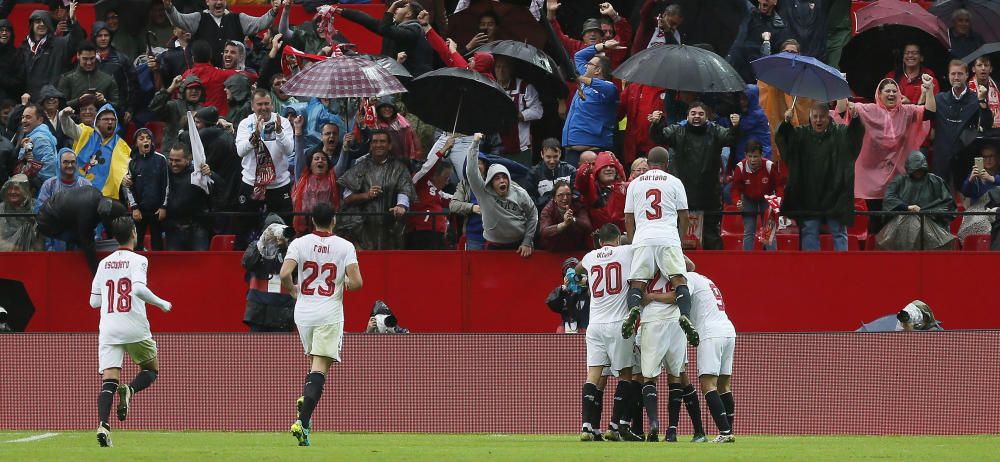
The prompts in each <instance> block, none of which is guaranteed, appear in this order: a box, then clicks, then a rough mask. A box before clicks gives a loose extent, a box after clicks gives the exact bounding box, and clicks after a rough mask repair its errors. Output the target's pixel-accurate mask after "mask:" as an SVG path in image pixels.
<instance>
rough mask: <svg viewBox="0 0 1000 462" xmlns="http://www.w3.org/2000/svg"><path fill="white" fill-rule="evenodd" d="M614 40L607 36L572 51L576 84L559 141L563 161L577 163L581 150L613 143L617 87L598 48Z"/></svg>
mask: <svg viewBox="0 0 1000 462" xmlns="http://www.w3.org/2000/svg"><path fill="white" fill-rule="evenodd" d="M618 46H619V45H618V42H617V41H615V40H609V41H606V42H602V43H598V44H597V45H591V46H589V47H586V48H583V49H581V50H580V51H578V52H577V53H576V55H574V57H573V60H574V61H575V63H576V70H577V72H579V73H580V76H579V77H577V82H578V83H579V87H577V91H576V93H574V95H573V104H572V106H570V108H569V112H568V113H567V114H566V122H565V124H564V125H563V132H562V144H563V146H566V147H567V149H566V161H567V162H569V163H570V164H572V165H575V164H577V163H579V159H580V156H579V153H580V152H583V151H598V150H608V149H611V148H612V147H613V146H614V136H615V131H616V130H617V120H616V119H615V118H616V116H617V114H618V100H619V98H618V87H617V86H616V85H615V84H614V83H613V82H612V81H611V61H610V60H609V59H608V58H607V57H606V56H597V53H598V52H603V51H605V50H608V49H616V48H617V47H618Z"/></svg>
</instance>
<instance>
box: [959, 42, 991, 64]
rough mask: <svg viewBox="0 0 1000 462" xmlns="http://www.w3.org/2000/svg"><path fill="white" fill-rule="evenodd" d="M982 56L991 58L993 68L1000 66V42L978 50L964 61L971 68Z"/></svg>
mask: <svg viewBox="0 0 1000 462" xmlns="http://www.w3.org/2000/svg"><path fill="white" fill-rule="evenodd" d="M981 56H989V57H990V63H991V64H992V65H993V66H1000V42H996V43H987V44H986V45H983V46H981V47H979V48H976V51H973V52H972V53H969V55H968V56H966V57H964V58H962V61H964V62H965V64H968V65H970V66H971V65H972V64H973V63H974V62H975V61H976V59H977V58H979V57H981Z"/></svg>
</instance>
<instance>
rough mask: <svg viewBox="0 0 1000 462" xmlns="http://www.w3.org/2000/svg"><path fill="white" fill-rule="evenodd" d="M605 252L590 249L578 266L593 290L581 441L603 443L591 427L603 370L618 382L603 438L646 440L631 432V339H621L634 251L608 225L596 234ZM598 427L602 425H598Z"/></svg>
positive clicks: (610, 225) (579, 272) (579, 271)
mask: <svg viewBox="0 0 1000 462" xmlns="http://www.w3.org/2000/svg"><path fill="white" fill-rule="evenodd" d="M597 234H598V239H599V240H600V244H601V248H599V249H596V250H591V251H590V252H589V253H587V255H585V256H584V257H583V260H582V261H581V262H580V264H579V265H577V267H576V272H577V274H586V275H587V279H588V283H589V286H590V325H589V326H588V328H587V383H585V384H584V385H583V428H582V429H581V430H580V440H581V441H594V440H596V439H599V438H598V437H597V436H596V435H597V434H599V433H598V432H599V431H600V429H598V428H593V425H594V419H593V417H594V415H595V414H596V413H597V412H598V406H599V405H598V404H597V403H596V397H597V396H598V394H599V390H598V385H597V384H598V383H599V382H600V380H601V372H602V371H603V369H604V367H605V366H608V367H610V368H611V372H612V373H614V374H615V375H617V376H618V377H619V379H620V381H619V382H618V386H617V387H615V405H614V408H613V411H612V416H611V424H610V425H609V426H608V431H607V433H605V434H604V438H605V439H610V440H614V441H620V440H626V441H642V438H639V437H638V436H636V435H635V434H633V433H632V432H631V430H629V422H630V420H631V417H630V416H629V414H630V413H631V409H632V402H633V401H635V400H637V399H638V396H635V391H636V390H634V389H633V388H632V386H631V385H630V384H631V382H630V381H629V379H630V378H631V376H632V345H633V344H634V343H635V339H634V338H633V337H632V336H628V337H626V338H622V335H621V332H622V322H623V321H624V320H625V318H626V317H627V316H628V311H627V309H626V306H625V295H626V291H625V285H626V280H625V277H626V275H628V274H629V270H630V267H631V265H632V258H633V256H632V247H631V246H628V245H619V241H620V240H621V231H620V230H619V229H618V227H617V226H615V225H613V224H610V223H609V224H606V225H604V226H602V227H601V228H600V229H599V230H598V231H597ZM598 424H599V422H598Z"/></svg>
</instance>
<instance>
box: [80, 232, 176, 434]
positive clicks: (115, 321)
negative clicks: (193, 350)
mask: <svg viewBox="0 0 1000 462" xmlns="http://www.w3.org/2000/svg"><path fill="white" fill-rule="evenodd" d="M110 231H111V234H112V235H113V236H114V238H115V240H117V241H118V244H120V245H121V247H120V248H119V249H118V250H116V251H114V252H112V253H111V255H108V256H107V257H105V258H104V259H103V260H101V262H100V263H98V265H97V274H96V275H95V276H94V282H93V283H92V284H91V285H90V306H91V307H92V308H100V309H101V324H100V334H99V335H98V347H97V357H98V367H97V370H98V372H99V373H100V374H101V376H102V380H103V383H102V384H101V393H100V394H99V395H97V418H98V420H99V421H100V425H99V426H98V427H97V442H98V443H100V445H101V446H102V447H111V424H110V423H109V422H108V416H109V415H110V414H111V403H112V401H113V400H114V395H115V393H116V392H117V393H118V412H117V414H118V420H125V418H126V417H127V416H128V410H129V403H130V402H131V400H132V395H134V394H136V393H138V392H140V391H142V390H145V389H146V388H149V386H150V385H152V384H153V381H154V380H156V374H157V372H158V371H159V363H158V361H157V360H156V342H154V341H153V335H152V334H151V333H150V332H149V320H148V319H146V303H149V304H151V305H153V306H156V307H158V308H160V309H161V310H163V312H169V311H170V309H171V308H172V307H173V305H171V304H170V302H168V301H166V300H163V299H161V298H159V297H157V296H156V295H155V294H153V292H151V291H150V290H149V288H148V287H146V270H147V268H148V266H149V263H148V261H147V260H146V257H144V256H142V255H139V254H137V253H135V252H134V251H133V249H135V244H136V240H137V236H136V232H135V223H134V222H133V221H132V217H119V218H116V219H114V220H112V222H111V226H110ZM125 353H128V355H129V357H130V358H131V359H132V361H133V362H134V363H136V364H138V365H139V374H138V375H136V376H135V379H133V380H132V383H130V384H128V385H124V384H122V385H119V383H118V382H119V379H120V378H121V373H122V362H123V361H124V359H125Z"/></svg>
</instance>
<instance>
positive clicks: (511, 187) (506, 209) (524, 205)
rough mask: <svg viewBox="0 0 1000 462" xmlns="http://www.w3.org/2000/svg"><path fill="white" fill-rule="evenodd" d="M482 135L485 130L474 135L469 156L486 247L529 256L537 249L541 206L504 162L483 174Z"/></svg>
mask: <svg viewBox="0 0 1000 462" xmlns="http://www.w3.org/2000/svg"><path fill="white" fill-rule="evenodd" d="M482 138H483V134H482V133H476V134H475V135H473V143H472V147H471V149H469V152H468V155H467V158H466V159H467V160H466V178H468V181H469V187H470V188H471V189H472V192H473V193H474V194H475V195H476V197H478V198H479V200H480V207H481V210H482V218H483V237H484V238H485V242H486V244H485V248H486V250H516V251H517V253H518V254H519V255H521V256H522V257H529V256H531V254H532V252H533V251H534V245H535V244H534V241H535V232H536V230H537V228H538V209H537V208H535V202H534V201H532V200H531V196H530V195H528V192H527V191H525V190H524V189H523V188H521V187H520V186H519V185H518V184H517V183H514V182H512V181H511V179H510V178H511V177H510V172H509V171H508V170H507V168H506V167H504V166H503V165H500V164H493V165H490V167H489V169H487V171H486V178H485V179H484V178H483V177H481V176H479V170H478V169H477V165H478V157H479V142H480V141H481V140H482Z"/></svg>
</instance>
